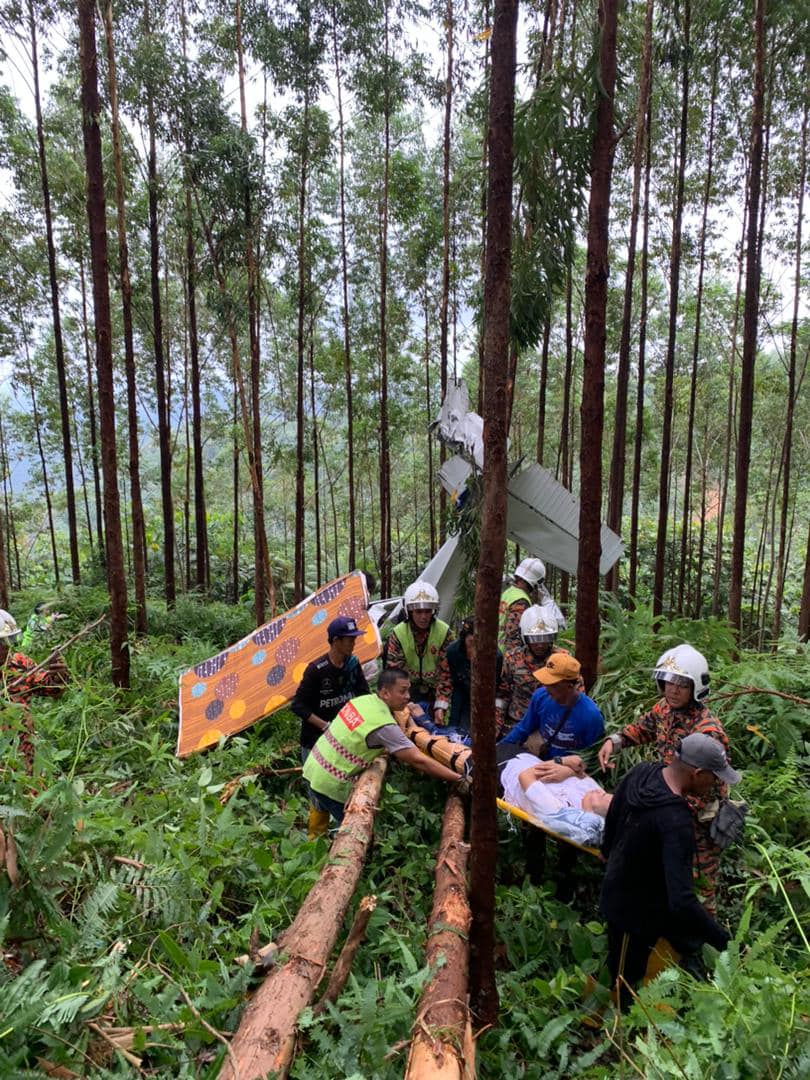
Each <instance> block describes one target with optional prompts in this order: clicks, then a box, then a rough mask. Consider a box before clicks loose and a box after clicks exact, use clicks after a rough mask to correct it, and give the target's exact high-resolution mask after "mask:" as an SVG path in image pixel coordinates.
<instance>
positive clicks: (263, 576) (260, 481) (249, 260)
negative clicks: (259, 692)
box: [236, 0, 306, 626]
mask: <svg viewBox="0 0 810 1080" xmlns="http://www.w3.org/2000/svg"><path fill="white" fill-rule="evenodd" d="M236 55H237V63H238V68H239V115H240V118H241V128H242V134H243V135H245V136H247V102H246V98H245V59H244V52H243V49H242V5H241V2H240V0H236ZM304 141H306V139H305V140H304ZM243 200H244V211H245V262H246V265H247V300H248V331H249V338H250V406H251V415H252V418H253V425H252V432H251V436H252V440H253V462H254V465H253V475H254V477H255V479H254V483H253V531H254V541H255V544H254V547H255V559H254V577H253V582H254V584H253V611H254V617H255V619H256V625H257V626H261V624H262V623H263V622H264V620H265V599H266V594H267V593H268V589H270V595H271V596H272V588H270V585H269V578H270V574H271V570H270V563H269V561H266V557H267V555H268V549H267V539H266V530H265V524H264V477H263V475H262V418H261V400H260V362H259V321H258V312H257V303H256V276H257V275H256V258H255V254H254V249H253V213H252V210H251V198H250V176H249V173H248V169H247V164H246V166H245V177H244V190H243ZM263 533H264V534H265V539H264V542H263V541H262V539H261V537H262V534H263ZM298 599H300V597H298ZM272 606H273V608H274V609H275V603H273V605H272Z"/></svg>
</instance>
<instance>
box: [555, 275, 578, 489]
mask: <svg viewBox="0 0 810 1080" xmlns="http://www.w3.org/2000/svg"><path fill="white" fill-rule="evenodd" d="M571 276H572V271H571V268H570V267H569V269H568V273H567V275H566V278H565V374H564V375H563V400H562V417H561V419H560V445H559V446H558V448H557V479H558V480H559V481H560V483H561V484H562V485H563V486H565V484H566V482H567V480H568V457H569V453H570V446H571V381H572V378H573V371H574V316H573V311H572V293H573V283H572V279H571Z"/></svg>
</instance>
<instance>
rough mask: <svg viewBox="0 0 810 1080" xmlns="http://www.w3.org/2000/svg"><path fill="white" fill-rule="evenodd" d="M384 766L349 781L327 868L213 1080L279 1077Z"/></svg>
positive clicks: (282, 941) (382, 761)
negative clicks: (217, 1078) (351, 786)
mask: <svg viewBox="0 0 810 1080" xmlns="http://www.w3.org/2000/svg"><path fill="white" fill-rule="evenodd" d="M387 764H388V758H387V756H386V755H381V756H380V757H378V758H377V759H376V761H374V763H373V764H372V765H371V766H370V767H369V768H368V769H366V771H365V772H364V773H362V774H361V776H360V777H359V779H358V780H357V783H356V785H355V788H354V791H353V792H352V795H351V798H350V799H349V802H348V803H347V806H346V816H345V817H344V819H343V824H342V825H341V826H340V829H339V830H338V833H337V836H336V837H335V841H334V843H333V844H332V849H331V851H330V852H329V860H328V862H327V864H326V866H325V867H324V869H323V871H322V873H321V876H320V877H319V878H318V880H317V881H316V883H315V884H314V885H313V887H312V889H311V890H310V893H309V896H308V897H307V898H306V900H305V901H304V903H303V904H302V906H301V908H300V910H299V912H298V914H297V915H296V917H295V920H294V921H293V922H292V924H291V925H290V926H289V928H288V929H287V930H286V931H285V932H284V933H283V934H281V935H280V936H279V939H278V945H279V949H280V953H279V955H278V957H277V960H278V963H277V966H276V967H275V968H274V969H273V971H272V972H271V974H270V975H268V977H267V978H266V979H265V981H264V982H263V983H262V985H261V986H260V987H259V989H258V990H257V991H256V994H255V995H254V997H253V999H252V1001H251V1002H250V1003H249V1005H248V1006H247V1008H246V1009H245V1011H244V1013H243V1015H242V1019H241V1022H240V1024H239V1028H238V1030H237V1032H236V1034H235V1035H234V1037H233V1040H232V1042H231V1054H230V1055H229V1057H228V1059H227V1060H226V1061H225V1062H224V1063H223V1066H222V1069H221V1071H220V1074H219V1075H220V1078H221V1080H258V1078H260V1077H265V1076H267V1074H268V1073H270V1074H272V1075H273V1076H275V1077H279V1078H283V1077H285V1076H286V1075H287V1071H288V1069H289V1067H290V1062H291V1061H292V1056H293V1050H294V1048H295V1026H296V1024H297V1022H298V1017H299V1015H300V1013H301V1010H302V1009H304V1008H305V1007H306V1006H307V1005H308V1004H309V1003H310V1002H311V1001H312V998H313V996H314V994H315V990H316V988H317V986H318V983H319V982H320V981H321V978H322V976H323V973H324V970H325V968H326V964H327V961H328V959H329V954H330V953H331V952H332V949H333V948H334V946H335V942H336V941H337V937H338V934H339V933H340V927H341V925H342V923H343V918H344V916H345V914H346V909H347V907H348V906H349V901H350V900H351V898H352V895H353V893H354V890H355V888H356V886H357V881H358V879H359V877H360V872H361V870H362V867H363V860H364V858H365V855H366V852H367V850H368V846H369V843H370V842H371V835H372V832H373V831H374V818H375V815H376V812H377V803H378V801H379V798H380V791H381V789H382V782H383V778H384V776H385V770H386V768H387ZM282 960H283V962H282ZM232 1062H233V1065H232Z"/></svg>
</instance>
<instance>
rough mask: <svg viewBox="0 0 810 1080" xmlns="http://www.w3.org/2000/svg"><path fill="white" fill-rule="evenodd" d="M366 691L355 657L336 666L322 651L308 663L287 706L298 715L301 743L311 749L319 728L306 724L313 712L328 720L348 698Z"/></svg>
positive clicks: (330, 720) (317, 736)
mask: <svg viewBox="0 0 810 1080" xmlns="http://www.w3.org/2000/svg"><path fill="white" fill-rule="evenodd" d="M368 692H369V689H368V683H367V682H366V677H365V675H364V674H363V668H362V667H361V665H360V662H359V661H358V659H357V657H356V656H349V657H347V658H346V662H345V664H344V665H343V667H335V665H334V664H333V663H332V662H331V661H330V659H329V653H325V654H324V655H323V656H320V657H319V658H318V659H317V660H313V661H312V663H311V664H307V666H306V669H305V670H304V677H303V678H302V679H301V682H300V683H299V684H298V689H297V690H296V691H295V697H294V698H293V700H292V705H291V706H290V708H291V709H292V711H293V712H294V713H295V715H296V716H298V717H300V718H301V745H302V746H305V747H308V748H309V749H310V750H311V749H312V747H313V746H314V745H315V743H316V742H317V741H318V739H319V737H320V735H321V730H320V728H316V727H314V726H313V725H312V724H310V723H309V720H308V717H309V716H311V715H312V713H314V714H315V715H316V716H320V718H321V720H325V721H326V723H327V724H329V723H331V722H332V721H333V720H334V719H335V717H336V716H337V714H338V713H339V712H340V710H341V709H342V708H343V706H344V705H345V704H346V702H347V701H350V700H351V699H352V698H353V697H360V695H361V694H367V693H368Z"/></svg>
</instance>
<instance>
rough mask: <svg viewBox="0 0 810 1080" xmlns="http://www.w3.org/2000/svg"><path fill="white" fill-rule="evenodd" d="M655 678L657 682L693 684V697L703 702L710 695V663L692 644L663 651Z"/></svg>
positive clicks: (656, 666) (654, 674) (655, 669)
mask: <svg viewBox="0 0 810 1080" xmlns="http://www.w3.org/2000/svg"><path fill="white" fill-rule="evenodd" d="M653 678H654V679H655V681H656V682H668V683H677V684H679V685H681V686H682V685H684V684H688V685H691V687H692V697H693V698H694V699H695V701H697V702H701V703H702V702H704V701H705V700H706V698H707V697H708V696H709V665H708V664H707V663H706V657H705V656H704V655H703V654H702V653H699V652H698V651H697V649H694V648H692V646H691V645H686V644H684V645H676V646H675V647H674V648H672V649H667V651H666V652H665V653H662V654H661V656H659V657H658V663H657V664H656V665H655V668H654V669H653Z"/></svg>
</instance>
